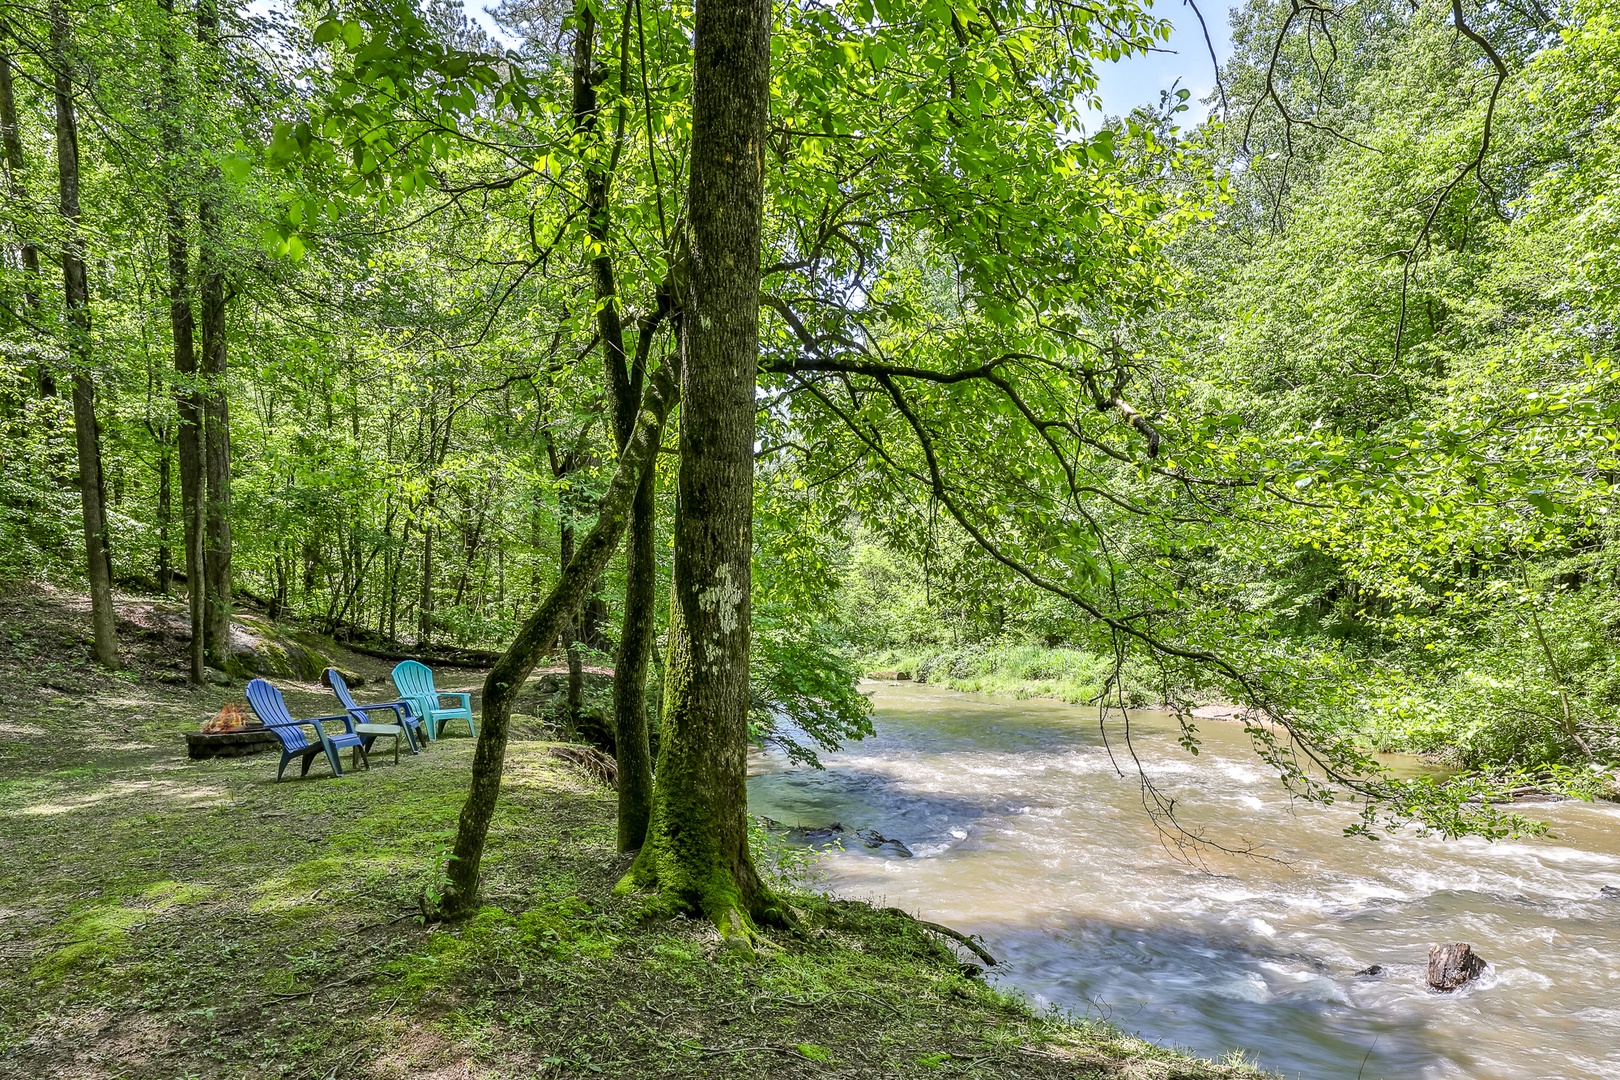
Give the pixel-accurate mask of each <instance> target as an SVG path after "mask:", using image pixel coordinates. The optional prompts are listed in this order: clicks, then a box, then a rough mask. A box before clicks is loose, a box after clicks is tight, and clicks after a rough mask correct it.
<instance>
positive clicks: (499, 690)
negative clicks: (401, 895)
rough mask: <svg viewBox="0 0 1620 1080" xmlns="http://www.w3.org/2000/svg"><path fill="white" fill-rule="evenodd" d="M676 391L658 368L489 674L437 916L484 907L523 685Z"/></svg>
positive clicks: (609, 535) (603, 553) (647, 455)
mask: <svg viewBox="0 0 1620 1080" xmlns="http://www.w3.org/2000/svg"><path fill="white" fill-rule="evenodd" d="M675 397H676V389H675V386H674V385H673V383H672V382H671V380H670V379H669V376H668V375H667V374H665V373H664V372H663V371H658V372H655V373H654V375H653V378H652V379H650V380H649V382H648V386H647V393H646V396H645V397H644V398H643V402H642V409H641V413H640V417H639V420H638V422H637V425H636V433H635V437H634V438H632V439H631V440H630V444H629V445H628V446H627V447H626V448H625V451H624V453H622V454H620V455H619V465H618V468H617V469H615V470H614V473H613V480H612V482H611V483H609V485H608V490H607V494H606V495H604V496H603V497H602V505H601V509H600V511H599V512H598V514H597V518H596V524H595V525H593V526H592V527H591V530H590V532H588V533H586V534H585V538H584V539H583V540H582V541H580V543H579V545H578V547H577V549H576V550H575V552H574V557H573V559H571V560H570V561H569V563H568V566H567V567H566V568H565V569H564V570H563V572H562V576H561V577H559V578H558V579H557V584H556V585H554V586H553V587H552V589H551V592H550V593H549V594H548V595H547V596H546V598H545V600H543V601H542V602H541V604H540V607H539V609H538V610H537V611H535V613H534V614H533V615H531V616H529V619H528V621H527V622H525V623H524V624H523V627H522V629H520V630H519V631H518V635H517V638H516V639H515V640H514V641H513V642H512V644H511V646H510V647H509V648H508V649H507V650H506V652H505V653H503V654H502V656H501V658H500V659H499V660H498V661H496V662H495V666H494V667H493V668H491V669H490V672H489V676H488V677H487V678H486V679H485V680H484V694H483V701H482V702H481V715H480V719H479V723H478V747H477V749H476V750H475V751H474V752H473V765H472V783H471V785H470V789H469V790H468V792H467V801H466V803H465V804H464V805H463V806H462V808H461V819H460V824H459V827H458V829H457V831H456V845H455V849H454V851H453V853H452V855H451V858H450V860H449V863H448V865H447V866H446V867H445V873H446V879H447V880H446V883H445V886H444V888H443V890H442V892H441V893H440V895H439V896H438V897H437V899H436V900H434V901H433V902H432V903H431V904H430V905H429V908H430V914H434V915H437V916H440V917H443V918H456V917H459V916H463V915H467V914H470V913H471V912H472V911H473V910H474V909H475V908H476V907H477V904H478V871H479V864H480V862H481V860H482V859H483V855H484V840H485V838H486V837H487V836H488V835H489V823H490V819H491V818H492V817H493V816H494V813H495V801H496V799H497V797H498V796H499V795H500V791H501V769H502V767H503V766H504V764H505V761H506V735H507V728H508V725H509V723H510V721H511V718H512V699H513V698H515V697H516V696H517V694H518V692H519V691H520V690H521V689H522V688H523V683H524V681H525V680H526V679H528V677H529V672H531V671H533V670H534V665H535V662H536V661H537V660H539V659H540V656H541V654H542V653H544V651H545V650H546V649H547V648H549V647H550V645H551V643H552V642H553V641H555V640H556V638H557V635H558V633H559V632H561V630H562V628H563V624H564V623H566V622H567V621H568V620H569V619H571V618H573V617H574V614H575V613H576V612H577V611H578V610H579V606H580V603H581V602H582V601H583V600H584V599H585V596H586V595H587V594H588V593H589V592H590V589H591V585H592V584H593V583H594V582H595V581H596V578H597V575H598V574H600V573H601V572H602V568H603V567H604V566H606V565H607V561H608V559H609V558H611V557H612V555H613V551H614V549H615V548H616V547H618V545H619V539H620V537H622V536H623V535H624V530H625V526H626V525H627V524H628V523H629V517H630V513H629V511H630V503H631V501H632V500H633V499H634V497H635V492H636V489H637V487H639V486H640V483H641V476H642V474H643V473H644V472H645V471H646V470H647V469H648V468H651V466H652V462H653V459H654V458H655V457H656V455H657V453H658V440H659V437H660V436H661V434H662V432H663V424H664V416H665V414H666V413H667V412H668V409H669V407H670V405H671V404H673V403H674V400H675Z"/></svg>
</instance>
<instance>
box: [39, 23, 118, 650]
mask: <svg viewBox="0 0 1620 1080" xmlns="http://www.w3.org/2000/svg"><path fill="white" fill-rule="evenodd" d="M50 18H51V52H52V53H53V54H54V61H55V63H54V66H55V68H56V73H55V74H56V87H55V89H56V162H57V175H58V177H59V179H60V193H61V209H62V219H63V221H64V222H65V223H66V225H67V230H66V231H67V235H66V237H65V239H64V241H63V244H62V286H63V293H64V297H65V299H66V308H67V332H68V349H69V352H70V353H71V354H72V356H73V362H74V372H73V440H74V444H75V446H76V447H77V449H78V453H79V500H80V503H81V506H82V508H83V516H84V549H85V563H86V569H87V570H88V577H89V579H90V621H91V624H92V626H93V628H94V632H95V654H96V662H97V663H99V664H102V665H104V666H106V667H117V666H118V631H117V627H116V625H115V623H114V618H113V605H112V556H111V554H110V553H109V550H108V543H107V540H108V538H107V509H106V507H107V503H106V497H105V495H104V494H103V488H102V478H101V433H100V431H99V429H98V428H97V427H96V384H95V382H94V381H93V380H92V379H91V378H90V361H91V357H90V283H89V281H88V279H87V278H86V277H85V270H84V237H83V235H82V234H81V233H80V231H79V130H78V118H77V117H76V116H75V114H74V110H73V79H72V76H71V75H70V74H69V71H70V68H69V66H68V65H69V63H70V53H71V51H72V48H71V46H72V34H73V32H72V28H71V27H70V26H69V24H68V14H67V9H66V8H65V7H63V5H62V2H61V0H52V3H51V6H50Z"/></svg>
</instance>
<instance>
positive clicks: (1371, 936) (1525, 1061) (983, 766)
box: [749, 684, 1620, 1080]
mask: <svg viewBox="0 0 1620 1080" xmlns="http://www.w3.org/2000/svg"><path fill="white" fill-rule="evenodd" d="M875 703H876V705H877V735H876V736H875V737H874V738H872V739H869V740H867V741H866V742H864V743H860V744H856V745H853V746H851V747H849V748H847V749H846V750H845V751H844V752H842V753H838V754H832V755H827V756H826V757H825V758H824V761H825V763H826V764H827V766H828V768H827V770H826V771H825V772H817V771H815V770H811V769H800V768H795V767H793V766H791V765H790V764H789V763H788V762H787V761H786V760H785V759H784V758H782V757H780V756H778V755H774V754H766V755H759V756H758V757H757V758H756V759H755V762H754V774H755V775H754V776H753V778H752V779H751V780H750V783H749V793H750V794H749V798H750V806H751V808H752V809H753V811H754V812H755V813H760V814H768V815H769V816H771V817H773V818H777V819H779V820H781V821H783V822H786V823H788V824H790V825H825V824H826V823H827V822H831V821H839V822H842V823H843V824H844V825H845V826H846V827H847V828H849V829H852V830H853V829H876V830H877V831H878V832H879V833H881V834H882V835H883V836H885V837H895V838H898V839H900V840H903V841H905V843H906V844H907V845H908V846H909V848H910V849H911V851H912V852H913V854H914V856H915V857H914V858H910V859H907V858H901V857H898V856H897V855H896V854H895V853H893V851H892V850H890V849H870V848H867V847H865V846H864V845H845V848H846V850H844V851H842V852H836V853H833V854H831V855H829V856H828V858H827V861H826V863H825V866H824V873H825V876H826V879H827V883H828V885H830V886H831V887H832V888H834V889H835V890H836V891H838V892H839V893H841V894H843V895H847V896H856V897H861V898H866V899H871V900H874V901H877V902H878V903H880V904H881V905H885V906H887V905H894V906H897V907H901V908H904V909H905V910H907V911H909V912H911V913H913V914H915V915H917V916H919V917H920V918H923V919H929V920H932V921H936V922H939V923H942V924H944V925H947V926H950V927H953V928H955V929H957V930H960V931H963V932H965V933H971V934H974V935H977V936H979V937H980V938H981V939H982V941H983V942H984V945H985V946H986V947H987V948H988V950H989V951H990V952H991V953H993V954H994V955H995V956H996V958H997V959H998V960H1000V961H1001V963H1000V964H999V965H998V966H997V967H996V968H994V969H993V970H992V971H991V973H990V975H989V977H990V978H992V979H993V980H995V981H997V982H998V983H1000V984H1002V985H1004V986H1012V987H1016V988H1018V989H1020V990H1022V991H1023V992H1024V993H1026V994H1027V995H1028V996H1029V997H1030V998H1031V999H1032V1000H1034V1001H1035V1002H1037V1003H1038V1004H1043V1005H1048V1006H1052V1007H1055V1008H1061V1009H1065V1010H1070V1011H1073V1012H1075V1013H1077V1014H1080V1015H1091V1016H1099V1017H1103V1018H1106V1019H1109V1020H1111V1021H1113V1022H1114V1023H1116V1024H1118V1025H1119V1026H1121V1027H1123V1028H1125V1029H1127V1030H1131V1031H1136V1032H1140V1033H1141V1034H1142V1035H1144V1036H1146V1037H1148V1038H1150V1039H1154V1040H1157V1041H1161V1042H1167V1043H1175V1044H1178V1045H1181V1046H1185V1047H1188V1048H1190V1049H1192V1050H1194V1051H1196V1052H1198V1053H1201V1054H1206V1055H1220V1054H1225V1053H1228V1052H1230V1051H1232V1050H1236V1049H1242V1050H1246V1051H1248V1052H1249V1053H1251V1054H1252V1055H1254V1056H1255V1057H1257V1058H1258V1059H1259V1061H1260V1063H1261V1064H1262V1065H1264V1066H1266V1067H1268V1068H1272V1069H1276V1070H1278V1071H1279V1072H1281V1073H1282V1074H1284V1075H1285V1076H1290V1077H1293V1076H1300V1077H1305V1078H1307V1080H1354V1078H1356V1077H1358V1076H1359V1077H1361V1078H1362V1080H1379V1078H1383V1080H1598V1078H1613V1077H1616V1076H1620V916H1617V914H1616V900H1615V899H1613V898H1611V897H1607V896H1605V895H1603V892H1602V890H1603V888H1604V886H1606V885H1607V886H1610V887H1614V886H1616V885H1620V806H1615V805H1612V804H1597V805H1593V804H1585V803H1575V802H1570V803H1557V804H1548V805H1539V806H1536V807H1533V808H1531V809H1533V810H1534V812H1535V813H1536V814H1539V815H1542V816H1543V817H1544V818H1545V819H1546V820H1549V821H1551V822H1552V823H1553V826H1554V831H1555V832H1556V833H1557V834H1558V837H1557V838H1556V839H1551V840H1531V841H1503V842H1499V843H1496V844H1490V843H1487V842H1485V841H1482V840H1472V839H1470V840H1462V841H1454V842H1450V843H1448V842H1446V841H1443V840H1439V839H1435V838H1428V839H1424V838H1420V837H1418V836H1417V835H1416V834H1415V833H1413V832H1410V831H1408V832H1402V833H1398V834H1395V835H1393V836H1389V837H1385V838H1383V839H1381V840H1380V841H1378V842H1376V843H1372V842H1368V841H1366V840H1357V839H1347V838H1346V837H1344V835H1343V829H1344V827H1345V825H1347V824H1349V823H1350V822H1351V821H1352V820H1353V811H1351V810H1350V809H1348V808H1337V807H1330V808H1320V807H1307V806H1299V805H1297V804H1294V803H1292V802H1290V800H1289V799H1288V798H1287V796H1286V794H1285V793H1283V792H1282V791H1281V790H1280V789H1279V788H1278V786H1277V784H1276V782H1275V780H1274V779H1273V778H1272V777H1271V776H1270V775H1268V773H1267V772H1266V769H1265V767H1264V766H1263V765H1261V764H1259V763H1258V762H1256V761H1255V759H1254V758H1253V756H1252V755H1251V754H1250V753H1249V752H1248V751H1247V749H1246V743H1245V740H1244V738H1243V734H1242V731H1241V729H1240V728H1238V727H1237V726H1236V725H1233V724H1228V723H1221V722H1213V721H1212V722H1206V723H1202V724H1200V733H1201V735H1202V736H1203V738H1204V747H1203V753H1201V754H1200V755H1198V756H1197V757H1191V756H1189V755H1188V754H1186V753H1185V752H1184V751H1182V750H1181V749H1180V748H1179V747H1177V746H1176V744H1175V738H1174V734H1173V733H1174V724H1173V721H1172V720H1171V719H1170V718H1169V717H1165V716H1162V715H1155V714H1151V713H1134V714H1132V722H1131V740H1132V744H1133V745H1134V747H1135V749H1136V752H1137V755H1138V756H1139V757H1140V758H1141V760H1142V761H1143V762H1144V764H1145V765H1146V766H1147V768H1148V770H1149V772H1150V774H1151V775H1152V776H1153V778H1154V779H1155V781H1156V782H1158V783H1159V784H1160V785H1161V786H1162V787H1163V788H1164V789H1165V790H1166V791H1167V793H1168V794H1171V795H1174V796H1175V797H1177V798H1178V799H1180V800H1181V803H1180V804H1179V805H1178V814H1180V815H1181V816H1182V820H1183V822H1184V823H1187V824H1190V825H1198V826H1204V827H1207V829H1208V830H1209V832H1210V835H1211V837H1212V838H1214V839H1218V840H1223V841H1227V842H1229V843H1231V842H1236V843H1243V842H1252V843H1255V844H1257V845H1259V848H1260V851H1261V853H1262V854H1264V855H1266V856H1270V857H1271V859H1256V858H1244V857H1235V856H1230V855H1225V854H1222V853H1220V852H1218V851H1209V852H1207V853H1206V854H1205V855H1204V856H1203V860H1202V862H1203V865H1201V866H1198V865H1188V864H1186V863H1185V862H1179V861H1177V860H1176V859H1175V858H1174V857H1172V855H1171V854H1170V853H1169V852H1168V851H1167V850H1166V847H1165V845H1164V844H1163V843H1162V842H1161V838H1160V836H1159V835H1158V834H1157V833H1156V831H1155V829H1154V827H1153V825H1152V824H1151V822H1150V821H1149V820H1148V817H1147V815H1146V814H1145V813H1144V811H1143V809H1142V792H1141V788H1140V784H1139V782H1138V780H1137V778H1136V777H1135V776H1134V774H1132V773H1130V772H1129V770H1130V769H1131V768H1132V766H1131V763H1130V759H1129V757H1128V755H1127V754H1126V753H1125V752H1124V751H1125V747H1124V745H1123V742H1122V738H1123V732H1122V731H1121V730H1120V728H1119V726H1118V724H1117V722H1116V723H1115V724H1114V725H1113V726H1112V727H1111V729H1110V738H1111V741H1112V744H1113V750H1114V759H1115V760H1117V761H1118V762H1119V764H1120V765H1121V766H1122V767H1124V768H1125V769H1126V770H1127V775H1126V776H1125V777H1124V778H1121V777H1119V776H1117V775H1116V774H1115V772H1114V769H1113V766H1112V764H1111V763H1110V758H1109V753H1108V750H1107V749H1106V748H1105V747H1104V746H1103V743H1102V739H1101V738H1100V736H1099V733H1098V729H1097V721H1096V713H1095V712H1094V711H1093V710H1089V709H1083V708H1077V707H1072V706H1065V705H1061V704H1058V703H1055V702H1038V701H1028V702H1009V701H996V700H991V699H986V698H981V697H974V696H968V695H961V694H954V693H951V692H949V691H944V690H939V689H936V688H933V687H927V686H915V685H909V684H902V685H898V686H896V685H879V686H878V687H876V698H875ZM1390 760H1391V762H1392V764H1394V765H1395V766H1396V767H1397V768H1412V767H1415V763H1412V762H1410V761H1404V762H1403V761H1401V760H1400V759H1394V758H1392V759H1390ZM1272 860H1275V861H1272ZM1462 941H1471V942H1474V943H1476V944H1478V945H1479V946H1480V949H1481V951H1483V952H1485V953H1486V955H1487V956H1488V958H1489V960H1490V964H1489V966H1488V967H1486V968H1485V970H1484V972H1483V974H1482V975H1481V976H1480V977H1479V978H1477V979H1474V980H1472V981H1470V982H1468V983H1466V984H1465V985H1463V986H1461V987H1459V988H1458V989H1456V990H1455V991H1454V992H1453V993H1449V994H1437V993H1434V992H1433V991H1431V990H1429V989H1428V987H1427V960H1428V953H1429V946H1430V945H1432V944H1434V943H1436V942H1462ZM1487 946H1488V947H1487Z"/></svg>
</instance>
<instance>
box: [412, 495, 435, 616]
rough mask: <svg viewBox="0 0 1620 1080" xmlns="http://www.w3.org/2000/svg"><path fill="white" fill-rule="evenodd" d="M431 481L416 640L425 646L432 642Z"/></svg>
mask: <svg viewBox="0 0 1620 1080" xmlns="http://www.w3.org/2000/svg"><path fill="white" fill-rule="evenodd" d="M432 513H433V481H432V480H429V481H428V494H427V505H426V507H425V509H424V510H423V513H422V600H421V604H420V607H419V610H418V615H417V617H418V619H420V622H419V623H418V625H417V630H416V640H417V643H418V644H420V645H427V644H429V643H431V642H432V640H433V524H432V522H430V521H429V520H428V517H429V516H430V515H431V514H432Z"/></svg>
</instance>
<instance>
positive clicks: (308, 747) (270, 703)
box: [247, 679, 371, 784]
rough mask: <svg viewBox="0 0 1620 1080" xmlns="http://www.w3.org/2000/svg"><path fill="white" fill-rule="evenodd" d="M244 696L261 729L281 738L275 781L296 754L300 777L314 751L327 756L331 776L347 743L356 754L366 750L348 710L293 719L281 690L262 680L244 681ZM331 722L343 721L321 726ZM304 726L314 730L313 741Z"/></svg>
mask: <svg viewBox="0 0 1620 1080" xmlns="http://www.w3.org/2000/svg"><path fill="white" fill-rule="evenodd" d="M247 699H248V705H250V706H252V708H253V713H254V715H255V716H257V717H258V718H259V719H260V720H262V721H263V722H264V730H266V731H268V732H269V733H270V734H272V735H274V736H275V737H276V738H278V739H280V740H281V765H280V766H279V767H278V768H277V769H276V783H278V784H279V783H281V774H282V773H284V772H286V771H287V763H288V762H289V761H291V760H292V759H293V758H295V757H296V758H303V768H301V769H300V770H299V772H298V775H299V776H308V775H309V764H310V762H311V761H313V760H315V755H316V754H321V753H324V754H325V755H326V762H327V764H329V765H331V766H332V775H333V776H342V775H343V765H342V763H341V762H340V761H339V760H338V751H339V750H341V749H343V748H344V747H345V746H350V747H353V748H354V752H355V753H356V754H364V753H365V752H366V743H365V740H364V739H363V738H361V736H360V735H358V734H356V732H355V730H354V720H353V719H352V718H351V717H350V716H349V714H348V713H344V714H343V715H342V716H317V717H312V718H311V719H308V720H294V719H293V717H292V713H290V712H288V711H287V702H286V701H285V700H284V699H283V698H282V696H281V691H280V690H277V689H276V688H275V687H274V686H271V685H270V684H269V683H267V682H265V681H264V680H263V679H254V680H252V681H251V682H249V683H248V684H247ZM330 723H338V724H342V725H343V730H342V731H340V732H336V733H331V732H328V731H327V730H326V728H325V727H324V725H325V724H330ZM306 727H308V728H314V729H315V739H314V741H313V742H311V741H310V738H309V736H308V735H306V734H305V733H304V729H305V728H306ZM366 764H367V766H368V767H369V766H370V764H371V763H370V762H369V761H368V762H367V763H366Z"/></svg>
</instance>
